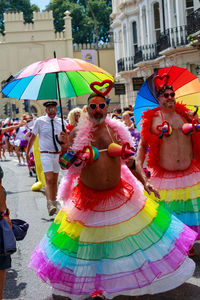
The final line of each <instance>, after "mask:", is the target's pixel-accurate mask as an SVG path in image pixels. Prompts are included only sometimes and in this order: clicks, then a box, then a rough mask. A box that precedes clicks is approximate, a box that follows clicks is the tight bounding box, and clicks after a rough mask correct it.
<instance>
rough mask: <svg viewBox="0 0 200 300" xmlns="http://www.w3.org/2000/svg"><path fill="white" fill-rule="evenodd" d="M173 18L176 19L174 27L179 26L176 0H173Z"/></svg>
mask: <svg viewBox="0 0 200 300" xmlns="http://www.w3.org/2000/svg"><path fill="white" fill-rule="evenodd" d="M172 7H173V17H174V18H173V19H174V24H173V25H174V27H177V13H176V0H173V6H172Z"/></svg>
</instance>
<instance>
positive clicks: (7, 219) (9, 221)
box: [3, 216, 12, 228]
mask: <svg viewBox="0 0 200 300" xmlns="http://www.w3.org/2000/svg"><path fill="white" fill-rule="evenodd" d="M3 218H4V219H5V220H6V222H8V224H9V225H10V227H11V228H12V222H11V220H10V218H9V216H4V217H3Z"/></svg>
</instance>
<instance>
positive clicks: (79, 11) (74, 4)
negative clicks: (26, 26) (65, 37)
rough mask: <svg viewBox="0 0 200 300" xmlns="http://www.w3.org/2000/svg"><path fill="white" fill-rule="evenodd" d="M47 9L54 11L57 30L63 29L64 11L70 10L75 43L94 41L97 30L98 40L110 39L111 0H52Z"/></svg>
mask: <svg viewBox="0 0 200 300" xmlns="http://www.w3.org/2000/svg"><path fill="white" fill-rule="evenodd" d="M47 9H48V10H52V11H53V16H54V26H55V29H56V31H63V29H64V20H63V17H64V12H65V11H66V10H69V11H70V13H71V17H72V36H73V39H74V43H92V42H94V37H95V35H96V32H97V30H98V40H99V41H103V42H106V41H108V39H109V29H110V17H109V16H110V14H111V12H112V1H111V0H87V1H85V0H52V1H51V2H50V4H49V5H48V6H47ZM93 14H94V16H93ZM94 17H95V18H94ZM96 25H97V28H96Z"/></svg>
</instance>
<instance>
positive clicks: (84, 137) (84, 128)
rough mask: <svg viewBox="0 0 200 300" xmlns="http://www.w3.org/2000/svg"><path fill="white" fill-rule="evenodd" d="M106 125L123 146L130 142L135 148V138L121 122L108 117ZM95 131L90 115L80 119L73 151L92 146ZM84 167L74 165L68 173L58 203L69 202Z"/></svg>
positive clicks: (63, 179)
mask: <svg viewBox="0 0 200 300" xmlns="http://www.w3.org/2000/svg"><path fill="white" fill-rule="evenodd" d="M105 123H106V125H108V127H110V128H112V129H113V130H114V131H115V135H116V136H117V137H118V138H119V139H120V142H121V144H124V143H127V142H128V143H129V144H130V146H131V147H135V145H136V144H135V140H134V138H133V137H132V136H131V133H130V131H129V130H128V129H127V127H126V126H125V125H124V124H123V123H122V122H121V121H120V120H115V119H111V118H109V117H107V118H106V120H105ZM94 130H95V127H94V125H93V123H92V122H91V121H90V120H89V118H88V115H87V114H84V115H83V116H82V117H81V118H80V120H79V123H78V126H77V135H76V137H75V139H74V143H73V145H72V151H74V152H77V151H78V150H82V149H83V148H84V146H87V145H91V141H92V137H93V132H94ZM122 163H123V162H122ZM83 167H84V164H83V163H82V164H81V166H80V167H76V166H75V165H72V166H71V167H70V169H69V170H67V171H66V173H65V175H64V177H63V178H62V180H61V182H60V185H59V189H58V194H57V200H58V201H60V200H61V201H64V202H65V201H67V199H68V198H69V196H70V194H71V192H72V189H73V186H74V183H75V180H76V179H77V178H78V177H79V176H80V174H81V170H82V168H83Z"/></svg>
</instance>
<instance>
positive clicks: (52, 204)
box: [47, 200, 57, 217]
mask: <svg viewBox="0 0 200 300" xmlns="http://www.w3.org/2000/svg"><path fill="white" fill-rule="evenodd" d="M47 209H48V213H49V216H50V217H51V216H53V215H54V214H56V212H57V202H56V201H52V200H47Z"/></svg>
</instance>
